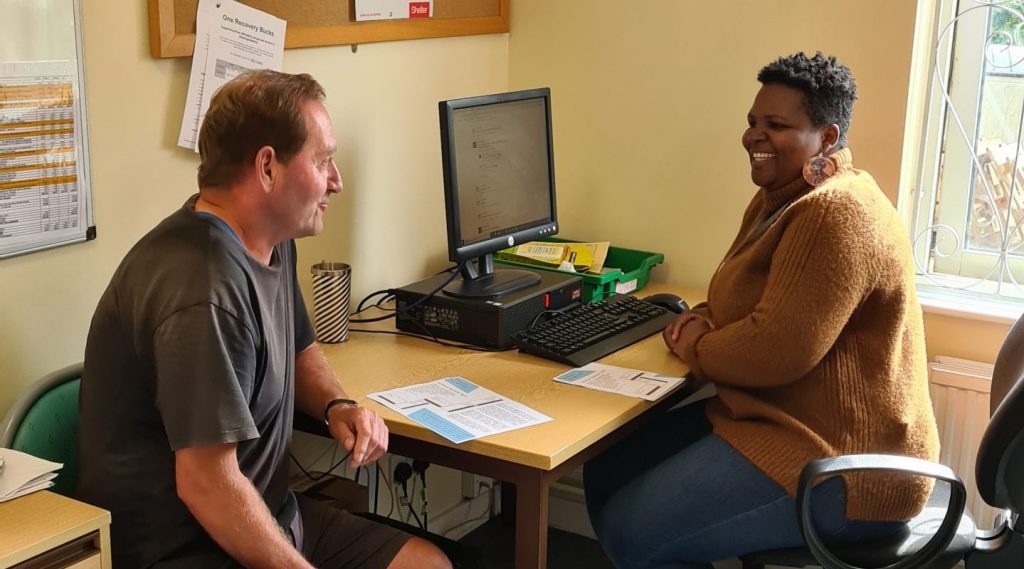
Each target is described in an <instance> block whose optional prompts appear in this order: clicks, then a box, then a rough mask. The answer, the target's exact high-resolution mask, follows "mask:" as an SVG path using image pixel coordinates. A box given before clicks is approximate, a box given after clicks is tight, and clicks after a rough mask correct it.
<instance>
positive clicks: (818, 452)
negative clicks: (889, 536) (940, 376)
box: [684, 149, 939, 520]
mask: <svg viewBox="0 0 1024 569" xmlns="http://www.w3.org/2000/svg"><path fill="white" fill-rule="evenodd" d="M833 159H834V160H835V161H836V162H837V164H838V166H839V170H838V172H837V174H836V175H835V176H833V177H832V178H830V179H829V180H828V181H826V182H825V183H824V184H822V185H821V186H818V187H817V188H811V187H809V186H808V185H807V184H806V183H805V182H804V181H803V180H802V179H800V180H797V181H795V182H793V183H792V184H790V185H788V186H785V187H783V188H779V189H777V190H773V191H770V192H769V191H766V190H764V189H763V188H762V189H761V190H759V191H758V193H757V195H756V196H755V198H754V199H753V201H752V202H751V203H750V206H749V207H748V208H747V211H746V213H745V214H744V217H743V223H742V226H741V227H740V231H739V235H738V237H737V238H736V241H735V242H734V243H733V245H732V247H730V249H729V252H728V253H727V254H726V257H725V261H723V263H722V265H721V266H720V267H719V270H718V272H717V273H716V274H715V276H714V278H713V279H712V281H711V285H710V288H709V290H708V302H707V311H708V312H709V314H710V318H711V320H712V322H714V325H715V329H714V330H712V331H710V332H708V333H706V334H704V335H703V336H701V337H700V338H698V339H697V341H696V342H694V343H693V344H691V345H689V346H685V347H684V349H685V354H686V361H687V363H689V364H690V366H691V368H692V370H693V371H694V373H696V374H697V375H698V376H700V377H703V378H705V379H708V380H711V381H713V382H715V384H716V387H717V390H718V395H717V396H716V398H715V399H714V400H713V401H711V402H710V404H709V405H708V408H707V415H708V419H709V420H710V421H711V424H712V425H713V426H714V430H715V433H717V434H718V435H719V436H720V437H722V438H723V439H725V440H726V441H727V442H728V443H729V444H731V445H732V446H733V447H735V448H736V449H737V450H738V451H739V452H740V453H742V454H743V455H744V456H745V457H746V458H747V459H748V460H750V461H751V462H752V463H754V464H755V465H756V466H757V467H758V468H760V469H761V470H762V471H764V472H765V473H766V474H768V475H769V476H770V477H771V478H772V479H774V480H775V481H776V482H778V483H779V484H780V485H782V486H783V487H785V488H786V490H788V491H789V493H790V494H793V495H795V493H796V485H797V480H798V478H799V474H800V470H801V469H802V468H803V466H804V464H806V463H807V462H808V461H809V460H812V459H815V458H822V457H826V456H834V455H837V454H849V453H865V452H872V453H891V454H904V455H910V456H915V457H919V458H924V459H928V460H936V459H937V457H938V449H939V441H938V431H937V429H936V425H935V417H934V414H933V412H932V407H931V401H930V399H929V395H928V383H927V376H926V357H925V351H924V330H923V323H922V317H921V307H920V305H919V304H918V301H917V296H916V293H915V290H914V276H913V270H912V263H911V252H910V244H909V241H908V238H907V232H906V230H905V229H904V227H903V224H902V222H901V220H900V218H899V217H898V215H897V213H896V211H895V209H894V208H893V207H892V204H891V203H890V202H889V200H888V199H887V198H886V197H885V195H884V194H882V192H881V190H879V188H878V185H877V184H876V183H875V180H874V179H873V178H872V177H871V175H870V174H868V173H866V172H863V171H861V170H857V169H855V168H853V166H852V158H851V154H850V152H849V150H846V149H844V150H842V151H840V152H838V153H836V154H834V155H833ZM780 211H781V214H779V215H773V214H776V213H778V212H780ZM846 482H847V516H848V517H849V518H851V519H868V520H872V519H873V520H900V519H908V518H910V517H912V516H913V515H914V514H916V513H917V512H918V511H920V509H921V507H922V506H923V505H924V503H925V502H926V501H927V497H928V493H929V491H930V489H931V484H930V482H929V481H927V480H924V479H919V478H908V477H897V476H890V477H882V476H879V475H878V474H871V475H863V474H857V475H850V476H846Z"/></svg>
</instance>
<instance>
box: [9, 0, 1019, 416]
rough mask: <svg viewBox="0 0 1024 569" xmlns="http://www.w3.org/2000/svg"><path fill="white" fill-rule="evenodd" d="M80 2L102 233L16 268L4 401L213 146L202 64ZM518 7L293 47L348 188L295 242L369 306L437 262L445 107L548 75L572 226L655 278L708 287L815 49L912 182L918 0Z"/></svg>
mask: <svg viewBox="0 0 1024 569" xmlns="http://www.w3.org/2000/svg"><path fill="white" fill-rule="evenodd" d="M82 3H83V8H84V18H85V48H86V73H87V88H88V96H89V109H88V110H89V119H90V126H91V136H92V138H91V144H92V153H93V161H92V167H93V182H94V189H93V194H94V199H95V204H96V206H95V207H96V223H97V226H98V230H99V238H98V239H97V240H96V241H94V242H90V243H87V244H80V245H73V246H70V247H64V248H61V249H56V250H52V251H47V252H42V253H36V254H32V255H27V256H23V257H16V258H12V259H7V260H2V261H0V279H2V281H3V283H4V286H3V296H2V299H0V330H2V331H0V413H2V412H4V411H6V409H7V407H8V405H9V404H10V402H11V401H12V400H13V398H14V397H15V396H16V394H17V393H18V392H19V391H20V390H21V389H22V388H23V387H24V386H25V385H26V384H27V383H28V382H29V381H31V380H32V379H33V378H35V377H38V376H40V375H42V374H44V373H46V372H48V371H51V370H53V369H57V368H59V367H62V366H64V365H67V364H69V363H72V362H75V361H78V360H80V359H81V357H82V351H83V348H84V343H85V334H86V331H87V328H88V322H89V318H90V317H91V314H92V311H93V308H94V307H95V303H96V300H97V298H98V297H99V295H100V293H101V291H102V289H103V287H104V286H105V285H106V283H107V281H108V279H109V277H110V274H111V272H112V271H113V270H114V268H115V266H116V264H117V263H118V261H119V260H120V259H121V257H122V255H123V254H124V252H125V251H126V250H127V249H128V247H130V246H131V244H133V243H134V242H135V240H136V239H138V238H139V237H140V236H141V235H142V234H143V233H144V232H145V231H147V230H148V229H149V228H151V227H152V226H153V225H154V224H155V223H156V222H157V221H159V220H160V219H162V218H163V217H164V216H165V215H167V214H168V213H169V212H170V211H171V210H173V209H174V208H176V207H177V206H179V205H180V204H181V202H183V201H184V200H185V199H186V197H187V196H188V195H189V194H190V193H191V192H192V191H194V172H195V166H196V163H197V161H196V158H195V157H194V156H192V155H190V154H189V153H188V152H186V151H184V150H182V149H179V148H177V147H176V146H175V141H176V140H177V131H178V125H179V123H180V118H181V112H182V108H183V105H184V99H185V92H186V89H187V82H188V69H189V65H190V63H189V61H188V60H185V59H176V60H154V59H152V58H150V56H149V54H148V35H147V34H148V32H147V30H148V27H147V14H146V9H145V6H144V3H143V2H127V3H125V2H108V1H105V0H82ZM512 4H513V5H512V33H511V34H509V35H507V36H506V35H494V36H481V37H470V38H449V39H440V40H421V41H410V42H395V43H387V44H376V45H363V46H360V48H359V51H358V53H354V54H353V53H352V52H351V50H350V49H349V48H348V47H331V48H318V49H303V50H288V51H287V52H286V54H285V68H286V70H288V71H293V72H297V71H308V72H310V73H312V74H314V75H315V76H316V77H317V78H318V79H320V80H321V81H322V82H323V84H324V85H325V87H326V89H327V92H328V107H329V109H330V111H331V113H332V116H333V118H334V122H335V129H336V134H337V136H338V139H339V152H338V159H339V164H340V166H341V168H342V172H343V176H344V179H345V185H346V188H345V192H344V193H343V194H342V195H341V196H338V197H335V198H334V200H333V201H332V206H331V209H330V210H329V211H328V213H327V225H326V230H325V232H324V234H323V235H321V236H319V237H317V238H313V239H307V240H304V241H303V242H301V243H300V268H301V267H307V266H308V265H310V264H311V263H313V262H315V261H317V260H320V259H328V260H334V261H347V262H350V263H352V264H353V266H354V267H355V273H354V295H355V296H356V298H359V297H361V296H362V295H363V294H365V293H367V292H370V291H372V290H376V289H378V288H383V287H385V286H394V285H398V284H403V283H406V282H410V281H412V280H414V279H416V278H419V277H421V276H423V275H424V274H426V273H427V272H432V271H435V270H437V269H439V268H440V267H441V266H443V265H444V264H445V260H446V250H445V228H444V205H443V199H442V197H441V186H440V184H441V171H440V157H439V150H438V134H437V115H436V101H438V100H441V99H447V98H453V97H460V96H467V95H473V94H481V93H486V92H495V91H501V90H504V89H506V88H507V87H510V86H511V87H513V88H526V87H533V86H540V85H548V86H550V87H551V88H552V90H553V97H554V122H555V144H556V172H557V175H558V193H559V198H560V199H559V213H560V217H561V219H562V235H564V236H568V237H574V238H580V239H610V240H612V242H613V243H615V244H617V245H620V246H625V247H632V248H641V249H652V250H657V251H663V252H665V254H666V257H667V262H666V263H665V265H663V266H660V267H658V268H656V269H655V272H654V274H653V276H654V278H655V279H656V280H659V281H670V282H673V283H678V284H680V285H685V286H690V287H704V286H706V284H707V281H708V279H709V278H710V275H711V273H712V271H713V270H714V268H715V266H716V264H717V263H718V261H719V259H720V258H721V255H722V253H723V251H724V250H725V248H726V245H727V243H728V242H729V240H730V239H731V238H732V236H733V234H734V232H735V229H736V226H737V224H738V222H739V217H740V214H741V212H742V209H743V207H744V206H745V204H746V203H747V201H748V200H749V198H750V196H751V194H752V192H753V191H754V188H753V186H752V184H751V183H750V180H749V174H748V168H747V165H746V163H745V157H744V154H743V151H742V148H741V146H740V144H739V138H740V134H741V132H742V131H743V129H744V127H745V115H746V112H747V109H748V108H749V105H750V102H751V100H752V98H753V96H754V93H755V92H756V90H757V87H758V85H757V83H756V80H755V74H756V73H757V70H758V69H759V68H760V67H761V66H762V65H763V64H765V63H767V62H768V61H769V60H771V59H772V58H774V57H776V56H778V55H783V54H788V53H791V52H794V51H798V50H806V51H813V50H815V49H821V50H823V51H825V52H827V53H831V54H835V55H837V56H838V57H839V58H840V59H841V60H842V61H843V62H845V63H846V64H848V65H849V66H850V67H851V68H852V69H853V71H854V73H855V75H856V77H857V80H858V84H859V86H860V92H861V100H860V101H859V103H858V105H857V107H856V110H855V115H854V124H853V128H852V130H851V133H850V144H851V147H852V148H853V150H854V153H855V156H856V158H857V162H858V164H859V165H860V166H861V167H863V168H866V169H868V170H870V171H871V172H873V173H874V174H875V176H876V178H877V179H878V181H879V183H880V184H881V185H882V187H883V189H885V191H886V192H887V193H888V194H889V195H890V196H891V197H893V198H895V196H896V195H897V190H896V184H897V180H898V176H899V161H900V152H901V145H902V125H903V121H904V115H905V101H906V96H907V79H906V77H907V74H908V70H909V65H910V49H911V40H912V37H911V36H912V34H913V19H914V6H915V4H914V2H912V1H910V0H895V1H893V0H858V1H857V2H836V1H828V2H821V1H813V0H765V1H753V0H742V1H737V2H728V3H726V2H706V1H697V0H645V1H644V2H612V1H611V0H600V1H585V0H558V1H557V2H555V1H551V0H514V1H513V3H512ZM823 14H828V16H827V18H826V17H824V16H823ZM115 31H116V33H115ZM302 282H303V284H304V286H305V288H306V293H307V298H308V292H309V291H308V280H307V279H303V281H302ZM926 326H927V331H928V342H929V353H930V354H931V355H934V354H936V353H944V354H949V355H954V356H960V357H969V358H974V359H982V360H987V361H991V360H992V359H993V358H994V356H995V352H996V349H997V348H998V344H999V341H1000V340H1001V338H1002V337H1003V335H1004V334H1005V330H1006V326H1005V325H999V324H989V323H983V322H970V321H964V320H963V319H959V318H954V317H948V316H939V315H929V316H928V317H927V318H926Z"/></svg>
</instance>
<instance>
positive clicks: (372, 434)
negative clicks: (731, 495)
mask: <svg viewBox="0 0 1024 569" xmlns="http://www.w3.org/2000/svg"><path fill="white" fill-rule="evenodd" d="M327 427H328V428H329V429H330V431H331V436H333V437H334V439H335V440H337V441H338V442H339V443H341V445H342V446H343V447H345V450H347V451H350V452H351V453H352V457H351V459H350V460H349V464H351V465H352V466H353V467H357V466H364V465H367V464H370V463H371V462H374V461H376V460H377V459H378V458H380V457H381V456H383V455H384V453H385V452H387V450H388V427H387V425H385V424H384V419H381V418H380V415H378V414H377V413H375V412H373V411H371V410H370V409H367V408H365V407H351V406H347V405H335V406H334V407H331V409H330V411H328V412H327Z"/></svg>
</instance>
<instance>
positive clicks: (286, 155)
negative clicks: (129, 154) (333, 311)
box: [78, 71, 451, 569]
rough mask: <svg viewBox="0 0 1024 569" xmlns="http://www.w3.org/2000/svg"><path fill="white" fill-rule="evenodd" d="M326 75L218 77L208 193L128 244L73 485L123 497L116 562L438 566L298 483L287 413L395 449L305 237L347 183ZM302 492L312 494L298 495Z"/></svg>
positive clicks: (94, 361)
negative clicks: (327, 303) (301, 259)
mask: <svg viewBox="0 0 1024 569" xmlns="http://www.w3.org/2000/svg"><path fill="white" fill-rule="evenodd" d="M322 100H323V90H322V88H321V87H320V85H319V84H318V83H317V82H316V81H314V80H313V79H312V78H311V77H309V76H308V75H288V74H284V73H278V72H273V71H257V72H249V73H245V74H242V75H240V76H239V77H237V78H235V79H234V80H232V81H231V82H229V83H228V84H226V85H225V86H224V87H222V88H221V90H220V91H218V93H217V95H216V96H215V97H214V99H213V101H212V102H211V105H210V109H209V110H208V112H207V114H206V117H205V120H204V123H203V127H202V129H201V132H200V137H199V147H200V156H201V164H200V167H199V187H200V189H199V193H198V194H197V195H195V196H193V197H192V198H190V199H189V200H188V201H187V202H186V203H185V204H184V205H183V206H182V208H181V209H179V210H178V211H177V212H175V213H173V214H172V215H170V216H169V217H168V218H167V219H165V220H164V221H163V222H161V223H160V224H159V225H158V226H157V227H156V228H154V229H153V230H152V231H150V232H149V233H148V234H146V235H145V236H144V237H143V238H142V239H141V240H140V241H139V242H138V243H137V244H136V245H135V246H134V247H133V248H132V249H131V250H130V251H129V252H128V254H127V255H126V256H125V258H124V260H123V261H122V263H121V265H120V266H119V267H118V269H117V271H116V272H115V274H114V276H113V278H112V279H111V282H110V285H109V286H108V287H107V289H106V291H105V292H104V294H103V296H102V297H101V299H100V302H99V304H98V306H97V308H96V313H95V315H94V316H93V320H92V325H91V327H90V330H89V338H88V342H87V345H86V355H85V372H84V375H83V379H82V387H81V395H80V417H79V421H80V438H81V442H80V454H81V455H80V473H79V488H78V495H79V497H80V498H82V499H83V500H85V501H87V502H90V503H93V504H96V505H98V506H101V507H104V508H106V509H109V510H110V511H111V513H112V526H111V541H112V552H113V557H114V561H115V564H116V565H117V566H118V567H165V568H166V567H234V566H239V565H242V566H245V567H275V568H276V567H296V568H299V567H301V568H309V567H312V566H317V567H330V568H349V567H353V568H354V567H369V568H380V569H384V568H385V567H388V568H392V569H401V568H411V567H431V568H432V567H437V568H447V569H450V567H451V565H450V564H449V563H448V560H447V559H446V558H445V557H444V555H443V554H442V553H441V552H440V551H439V550H438V549H437V548H436V547H434V546H433V545H431V544H430V543H428V542H426V541H424V540H421V539H417V538H412V537H411V536H409V535H407V534H404V533H401V532H398V531H397V530H394V529H392V528H390V527H387V526H383V525H378V524H373V523H371V522H368V521H366V520H364V519H362V518H357V517H355V516H351V515H348V514H347V513H345V512H340V511H337V510H332V509H330V508H327V507H326V506H323V505H322V504H319V503H316V502H312V501H307V500H302V499H298V500H297V499H296V496H294V495H293V494H292V493H291V491H290V490H289V489H288V465H287V463H286V457H287V453H288V447H289V445H290V441H291V433H292V415H293V410H294V409H296V408H297V409H299V410H300V411H303V412H305V413H307V414H309V415H311V416H313V417H317V418H320V419H323V420H325V421H326V422H327V423H328V426H329V429H330V431H331V434H332V435H333V436H334V437H335V438H336V439H337V440H338V442H339V443H340V444H342V445H343V446H344V447H345V448H346V450H349V451H351V464H352V465H353V466H360V465H364V464H368V463H370V462H373V461H375V460H377V459H378V458H379V457H380V456H381V455H382V454H383V453H384V452H385V451H386V450H387V436H388V431H387V427H386V426H385V425H384V422H383V421H382V420H381V418H380V417H379V416H378V415H377V414H376V413H374V412H373V411H370V410H368V409H365V408H362V407H359V406H358V405H357V404H356V403H355V402H354V401H351V400H350V399H348V398H347V396H346V394H345V392H344V391H343V390H342V388H341V385H340V383H339V382H338V379H337V377H336V376H335V375H334V373H333V372H332V371H331V369H330V367H329V365H328V364H327V362H326V360H325V359H324V357H323V355H322V354H321V353H320V350H319V348H318V347H317V346H316V344H314V343H313V332H312V328H311V326H310V323H309V318H308V316H307V314H306V309H305V305H304V303H303V301H302V297H301V295H300V293H299V289H298V284H297V279H296V270H295V263H296V254H295V245H294V241H293V239H296V238H299V237H304V236H307V235H315V234H317V233H319V232H320V231H321V230H322V229H323V219H322V216H323V212H324V210H325V209H326V208H327V202H328V199H329V198H330V195H331V194H333V193H337V192H339V191H340V190H341V177H340V175H339V172H338V169H337V167H336V166H335V164H334V159H333V155H334V152H335V141H334V137H333V135H332V133H331V123H330V119H329V118H328V116H327V112H326V109H325V108H324V106H323V103H322ZM300 498H301V497H300Z"/></svg>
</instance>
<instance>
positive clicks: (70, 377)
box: [0, 363, 82, 496]
mask: <svg viewBox="0 0 1024 569" xmlns="http://www.w3.org/2000/svg"><path fill="white" fill-rule="evenodd" d="M81 377H82V364H80V363H79V364H75V365H71V366H68V367H66V368H64V369H61V370H58V371H56V372H54V373H51V374H50V375H47V376H46V377H43V378H42V379H39V380H38V381H36V382H35V383H33V384H32V385H30V386H29V388H28V390H27V391H26V392H25V393H23V394H22V395H21V396H20V397H18V400H17V401H15V402H14V405H12V406H11V409H10V411H8V412H7V416H6V417H5V418H4V422H3V424H2V425H0V447H6V448H11V449H14V450H18V451H21V452H25V453H28V454H31V455H33V456H38V457H39V458H44V459H46V460H52V461H54V462H60V463H63V464H64V467H63V468H61V469H60V470H59V471H58V474H57V478H56V479H55V480H54V486H53V488H52V490H53V491H54V492H57V493H58V494H63V495H64V496H71V495H72V493H74V491H75V482H76V474H77V473H78V388H79V385H80V384H81Z"/></svg>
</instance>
